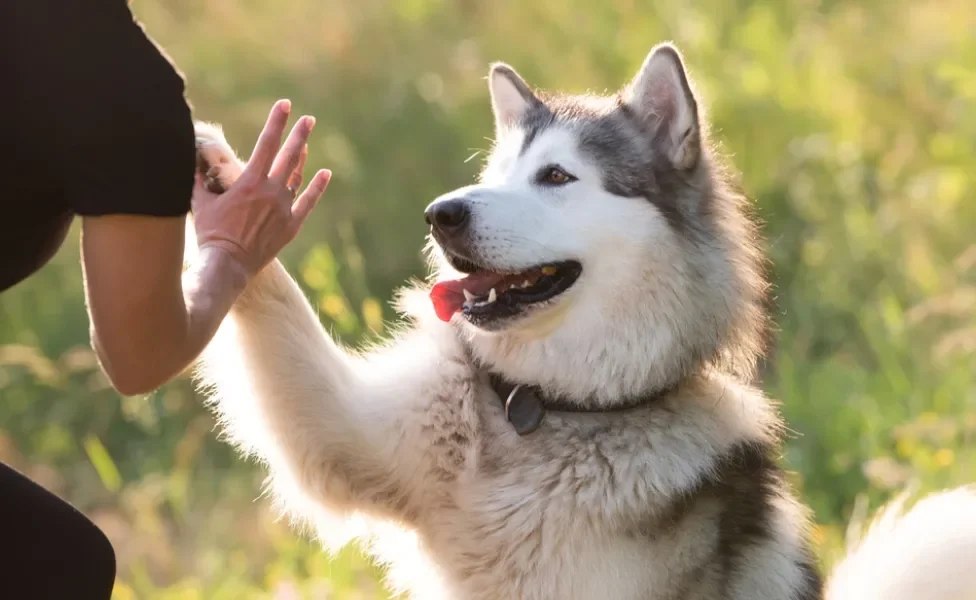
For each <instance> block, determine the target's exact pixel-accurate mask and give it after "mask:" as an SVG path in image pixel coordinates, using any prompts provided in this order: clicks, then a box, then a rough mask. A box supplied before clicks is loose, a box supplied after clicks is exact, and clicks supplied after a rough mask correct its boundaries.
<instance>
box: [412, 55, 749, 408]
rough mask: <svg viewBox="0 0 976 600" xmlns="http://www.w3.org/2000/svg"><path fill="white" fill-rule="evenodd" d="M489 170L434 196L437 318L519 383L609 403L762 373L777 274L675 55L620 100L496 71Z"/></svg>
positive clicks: (645, 70)
mask: <svg viewBox="0 0 976 600" xmlns="http://www.w3.org/2000/svg"><path fill="white" fill-rule="evenodd" d="M489 85H490V90H491V100H492V107H493V109H494V114H495V125H496V141H495V147H494V149H493V151H492V153H491V155H490V157H489V159H488V162H487V165H486V168H485V169H484V172H483V173H482V177H481V180H480V183H478V184H477V185H472V186H468V187H465V188H462V189H459V190H455V191H453V192H451V193H448V194H445V195H443V196H442V197H440V198H438V199H437V200H435V201H434V202H433V203H431V204H430V205H429V206H428V208H427V210H426V218H427V221H428V222H429V223H430V225H431V238H432V240H433V242H434V243H433V244H431V248H432V250H433V252H432V254H433V255H434V258H435V273H436V276H435V278H436V284H435V286H434V288H433V290H432V292H431V298H432V300H433V302H434V306H435V308H436V309H437V311H438V314H439V316H440V317H441V318H442V319H445V320H451V321H452V322H453V323H455V324H456V325H457V326H459V327H461V328H462V330H463V332H464V333H465V334H466V335H467V338H468V340H469V341H470V344H471V347H472V349H473V351H474V352H475V354H476V355H477V356H478V358H479V359H481V360H482V361H484V362H485V363H487V364H489V365H491V366H492V367H493V368H496V369H498V370H501V371H502V372H504V373H506V374H507V375H509V376H511V377H513V378H515V379H517V380H521V381H525V382H532V383H538V384H541V385H543V386H545V387H547V388H550V389H552V390H553V391H558V392H561V393H563V394H566V395H569V396H577V397H583V396H586V397H588V398H591V399H592V398H598V399H603V401H605V402H612V401H613V400H614V399H620V398H621V397H623V396H632V395H634V394H639V393H643V392H646V391H648V390H650V389H655V388H659V387H663V386H666V385H669V384H672V383H675V382H676V381H677V380H679V379H681V378H682V377H685V376H687V375H688V374H689V373H690V372H692V371H694V370H696V369H700V368H701V367H702V366H703V365H705V364H709V363H711V364H715V363H717V362H719V361H720V360H731V362H738V363H740V366H744V367H745V368H746V369H749V368H750V367H751V365H752V364H753V363H754V361H755V357H756V355H757V352H758V350H759V345H758V344H759V341H758V334H759V329H760V327H759V325H760V323H761V321H762V318H761V315H762V312H761V307H760V304H761V299H762V298H761V297H762V293H763V290H764V284H763V280H762V277H761V275H760V272H759V269H758V268H757V266H758V255H757V252H756V251H755V246H754V238H755V236H754V233H753V230H752V228H751V226H750V223H749V221H748V220H747V219H746V218H745V216H744V215H743V214H742V210H741V207H740V204H741V198H740V197H739V196H738V195H737V194H735V193H733V192H732V191H731V190H730V189H729V187H728V186H727V184H726V182H725V179H724V177H723V176H722V174H721V173H720V172H719V169H718V167H717V166H716V158H715V156H714V154H713V152H712V151H711V149H710V148H709V147H708V145H707V143H706V136H705V128H704V127H703V122H702V119H701V115H700V109H699V106H698V102H697V101H696V98H695V94H694V92H693V88H692V85H691V83H690V81H689V78H688V76H687V74H686V72H685V68H684V65H683V62H682V59H681V56H680V54H679V53H678V51H677V50H676V49H675V48H674V47H673V46H670V45H660V46H657V47H655V48H654V49H653V50H652V51H651V53H650V54H649V55H648V57H647V59H646V60H645V62H644V64H643V66H642V67H641V69H640V71H639V72H638V73H637V75H636V76H635V77H634V79H633V80H632V81H631V82H630V83H629V84H627V85H626V86H625V87H624V88H623V90H622V91H620V92H619V93H617V94H615V95H613V96H609V97H595V96H565V95H559V94H544V93H539V94H537V93H535V92H533V91H532V89H531V88H530V87H529V86H528V85H527V84H526V83H525V81H523V79H522V78H521V77H520V76H519V75H518V74H517V73H516V72H515V70H514V69H512V68H511V67H509V66H507V65H503V64H496V65H494V66H493V67H492V69H491V73H490V76H489Z"/></svg>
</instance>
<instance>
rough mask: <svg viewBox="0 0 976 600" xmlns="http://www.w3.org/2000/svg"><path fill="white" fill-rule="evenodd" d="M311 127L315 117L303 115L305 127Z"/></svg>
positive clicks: (309, 128) (313, 125)
mask: <svg viewBox="0 0 976 600" xmlns="http://www.w3.org/2000/svg"><path fill="white" fill-rule="evenodd" d="M313 127H315V117H305V128H306V129H308V131H312V128H313Z"/></svg>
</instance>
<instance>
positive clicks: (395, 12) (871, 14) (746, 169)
mask: <svg viewBox="0 0 976 600" xmlns="http://www.w3.org/2000/svg"><path fill="white" fill-rule="evenodd" d="M132 9H133V11H134V13H135V14H136V15H137V16H138V17H139V18H140V19H141V20H142V21H143V23H144V24H145V27H146V29H147V30H148V31H149V32H150V34H151V35H152V36H153V37H154V38H155V39H156V40H157V41H158V42H159V43H160V45H162V46H163V47H164V48H166V49H167V51H168V52H169V53H170V55H171V56H172V58H173V59H174V61H175V62H176V63H177V64H178V65H179V66H180V68H181V69H182V70H183V72H184V73H185V75H186V77H187V80H188V97H189V99H190V100H191V101H192V103H193V105H194V108H195V112H196V115H197V117H198V118H203V119H209V120H215V121H219V122H222V123H223V124H224V125H225V128H226V130H227V132H228V136H229V139H230V140H231V142H232V144H234V145H235V146H236V147H237V148H238V150H239V151H240V152H241V153H242V154H243V155H244V156H246V155H247V154H248V153H249V151H250V148H251V147H252V144H253V142H254V140H255V138H256V136H257V133H258V131H259V129H260V126H261V124H262V123H263V121H264V118H265V117H266V115H267V111H268V109H269V108H270V106H271V103H272V102H273V101H274V100H275V99H277V98H279V97H288V98H291V99H292V100H293V102H294V105H295V111H296V112H301V113H309V114H314V115H315V116H316V117H317V118H318V126H317V128H316V131H315V132H314V134H313V140H312V142H311V143H310V159H309V167H308V171H309V172H308V174H309V175H310V174H311V172H312V170H313V169H315V168H319V167H329V168H331V169H333V170H334V172H335V177H334V180H333V182H332V185H331V187H330V188H329V191H328V192H327V196H326V198H325V199H324V200H323V202H322V203H321V204H320V206H319V207H318V208H317V209H316V211H315V213H314V214H313V216H312V218H311V221H310V222H309V223H308V224H307V225H306V226H305V228H304V230H303V232H302V234H301V236H300V238H299V239H298V240H297V241H296V242H295V243H294V244H292V245H291V246H290V247H289V248H288V249H287V250H286V252H285V254H284V256H283V259H284V261H285V263H286V265H287V266H288V267H289V269H290V270H291V271H292V273H294V274H296V276H297V277H298V278H299V279H300V281H301V283H302V284H303V285H304V286H305V288H306V290H307V291H308V293H309V295H310V297H311V298H312V299H313V300H314V301H315V302H317V303H318V305H319V307H320V309H321V315H322V320H323V321H324V322H325V323H326V325H328V326H329V327H331V328H333V329H334V330H336V331H337V332H338V333H339V334H340V335H341V336H343V337H344V338H345V339H346V340H348V341H357V340H363V339H366V338H369V337H371V336H374V335H378V334H382V330H383V321H384V319H387V320H388V319H392V318H393V317H394V315H393V313H392V311H391V310H390V308H389V304H388V299H389V298H390V294H391V290H392V289H394V288H395V287H396V286H398V285H399V284H400V283H401V282H403V281H404V280H405V279H406V278H408V277H410V276H417V275H420V274H422V262H421V256H420V252H419V249H420V246H421V244H422V242H423V236H424V233H425V227H424V222H423V219H422V216H421V211H422V208H423V207H424V206H425V205H426V204H427V203H428V202H429V201H430V200H431V199H432V198H433V197H435V196H436V195H438V194H440V193H442V192H444V191H447V190H449V189H451V188H453V187H456V186H460V185H464V184H467V183H469V182H471V181H472V178H473V177H474V176H475V174H476V172H477V170H478V169H479V166H480V164H481V161H482V159H483V157H484V152H483V151H484V149H485V148H487V147H488V146H489V143H490V142H489V141H488V138H489V137H490V136H491V135H492V126H491V117H490V110H489V104H488V95H487V89H486V85H485V81H484V77H485V75H486V74H487V69H488V65H489V63H490V61H493V60H504V61H507V62H510V63H511V64H513V65H514V66H515V67H516V68H517V69H519V70H520V71H521V72H522V74H523V75H524V76H526V77H527V78H528V79H529V80H530V82H532V83H533V84H535V85H538V86H542V87H552V88H560V89H564V90H568V91H577V92H580V91H585V90H593V91H604V90H614V89H616V88H618V87H619V86H620V85H621V84H622V83H624V82H625V81H627V80H628V79H629V78H630V76H631V75H632V74H633V73H634V72H635V71H636V69H637V67H638V66H639V64H640V63H641V61H642V60H643V58H644V57H645V55H646V53H647V51H648V50H649V49H650V47H651V46H652V45H653V44H654V43H656V42H658V41H661V40H665V39H671V40H674V41H675V42H677V43H678V45H679V46H680V48H681V49H682V50H683V51H684V53H685V55H686V59H687V61H688V64H689V66H690V68H691V70H692V74H693V76H694V77H695V79H696V80H697V82H698V87H699V89H700V90H701V92H702V94H703V96H704V98H705V101H706V103H707V105H708V106H709V109H710V110H709V114H710V118H711V120H712V122H713V124H714V132H715V136H716V138H717V140H719V141H721V142H722V144H723V146H724V149H725V150H726V151H727V152H728V153H730V154H732V155H733V157H734V160H735V165H736V167H737V168H738V169H739V171H740V172H741V178H742V182H743V185H744V186H745V188H746V190H747V191H748V193H749V195H750V196H751V197H752V198H754V199H755V202H756V203H757V207H758V212H759V214H760V215H761V217H762V219H763V220H764V222H765V227H766V236H767V238H768V240H769V250H770V253H771V257H772V259H773V275H774V281H775V284H776V288H775V296H776V302H777V308H776V314H775V319H776V324H777V332H776V333H777V343H776V345H775V346H774V348H773V349H772V352H771V355H770V360H769V362H768V364H767V365H766V369H765V372H764V386H765V388H766V389H767V390H768V392H769V393H770V394H771V395H772V396H773V397H775V398H777V399H779V400H781V401H782V406H783V410H784V411H785V414H786V417H787V418H788V420H789V423H790V427H791V432H792V436H791V439H790V442H789V445H788V448H787V451H786V453H785V455H784V457H783V458H784V463H785V464H786V465H787V467H788V468H790V469H791V470H792V471H794V472H795V474H794V480H795V483H796V485H797V486H798V488H799V490H800V491H801V493H802V494H803V497H804V499H805V500H807V501H808V502H809V503H810V504H811V506H812V507H813V509H814V511H815V515H816V520H817V524H818V527H817V528H816V530H815V541H816V542H817V544H818V550H819V551H820V553H821V556H822V558H823V561H824V564H825V565H827V566H829V565H830V564H831V563H832V562H833V561H834V560H836V557H837V555H838V551H839V549H840V548H841V545H842V543H843V535H844V527H845V524H846V523H847V521H848V520H849V519H850V517H851V515H852V513H853V512H856V511H855V507H856V506H860V505H862V504H863V506H864V507H867V508H868V509H873V508H875V507H877V506H878V505H879V504H880V503H882V502H884V501H886V500H887V499H890V497H891V495H892V493H893V492H894V491H896V490H899V489H901V488H902V487H903V486H905V485H909V484H914V483H917V484H919V485H921V489H922V490H923V491H924V490H932V489H937V488H940V487H943V486H950V485H956V484H961V483H966V482H971V481H976V445H974V440H973V435H974V433H976V382H974V378H973V374H974V373H976V316H974V315H976V233H974V232H976V201H974V200H976V11H974V10H973V8H972V4H971V2H970V0H930V1H919V0H862V1H859V2H843V1H839V0H833V1H832V0H756V1H753V2H745V1H742V0H738V1H727V0H699V1H697V2H693V3H688V2H678V1H676V0H667V1H665V0H660V1H654V2H637V1H634V0H600V1H599V2H597V1H596V0H589V1H580V0H562V1H557V0H533V1H526V0H520V1H518V2H516V1H514V0H494V1H493V2H476V1H474V0H461V1H453V2H451V1H448V0H355V1H352V0H276V1H274V2H272V1H270V0H208V1H207V2H197V1H196V0H152V1H151V0H136V1H134V2H133V3H132ZM469 159H470V160H469ZM147 185H151V182H147ZM17 201H30V200H29V199H18V200H17ZM73 235H74V237H72V238H70V239H69V243H68V244H66V246H65V247H64V248H63V249H62V251H61V252H60V254H59V255H58V256H57V258H56V260H55V261H54V262H53V263H52V264H50V265H48V266H47V267H45V268H44V269H43V270H42V271H41V272H40V273H39V274H38V275H36V276H35V277H33V278H32V279H30V280H29V281H28V282H25V283H23V284H21V285H19V286H18V287H16V288H14V289H13V290H11V291H9V292H7V293H4V294H3V295H2V296H0V460H4V461H6V462H8V463H11V464H13V465H15V466H17V467H18V468H20V469H23V470H25V471H26V472H28V473H29V474H31V475H32V476H33V477H34V478H36V479H37V480H38V481H40V482H42V483H43V484H44V485H46V486H48V487H49V488H50V489H52V490H54V491H56V492H57V493H59V494H61V495H62V496H64V497H66V498H68V499H70V500H71V501H72V502H74V503H75V504H76V505H77V506H79V507H80V508H82V509H83V510H84V511H85V512H86V513H87V514H89V515H91V516H92V517H93V518H94V519H95V520H96V521H97V522H98V523H99V524H100V525H101V526H102V527H103V528H104V529H105V530H106V531H107V532H108V534H109V535H110V537H111V538H112V540H113V541H114V543H115V545H116V547H117V550H118V554H119V563H120V571H119V584H118V586H117V592H116V597H117V598H118V599H119V600H128V599H132V598H152V599H157V598H158V599H186V600H190V599H196V598H214V599H226V598H280V599H285V598H341V599H352V598H364V599H365V598H385V597H387V593H386V592H385V591H384V589H383V588H382V586H381V584H379V583H378V581H379V579H378V571H377V570H376V569H374V568H373V567H371V566H370V565H369V563H368V561H367V560H365V559H364V558H363V557H362V556H361V555H360V554H359V553H358V552H357V551H356V549H355V548H350V549H347V550H346V551H344V552H343V553H342V554H341V555H340V556H339V558H338V559H337V560H336V561H331V562H330V560H329V558H328V557H327V556H326V554H325V552H324V551H321V550H319V549H318V548H317V547H316V545H315V544H314V542H311V541H308V540H307V539H304V538H302V537H300V536H299V535H298V534H296V533H295V532H293V531H292V530H290V529H289V528H288V527H287V525H286V524H285V523H281V522H276V520H275V517H274V514H273V513H272V512H271V510H270V509H269V507H268V502H267V501H266V499H264V498H259V497H258V496H259V490H260V483H261V480H262V478H263V475H262V473H261V471H260V470H259V469H257V468H255V467H253V466H252V465H250V464H248V463H245V462H244V461H243V460H240V459H238V458H236V457H235V456H234V455H233V453H232V452H231V451H230V449H229V448H228V447H227V446H226V445H225V444H224V443H222V442H221V441H219V440H218V438H217V436H216V432H215V431H214V423H213V420H212V419H211V417H210V416H209V414H208V413H207V412H206V411H205V410H204V409H203V408H202V407H201V404H200V399H199V398H198V397H197V396H195V395H194V393H193V392H192V389H191V387H190V385H189V384H188V382H187V381H186V380H181V381H177V382H175V383H172V384H170V385H168V386H166V387H165V388H164V389H162V390H160V391H159V392H157V393H155V394H153V395H151V396H149V397H135V398H120V397H119V396H118V395H117V394H115V393H114V392H112V391H111V389H110V388H109V387H108V386H107V384H106V380H105V379H104V377H103V376H102V375H101V374H100V373H99V372H98V370H97V367H96V365H95V362H94V359H93V356H92V354H91V352H90V350H89V348H88V322H87V318H86V315H85V309H84V304H83V292H82V283H81V273H80V269H79V265H78V249H77V237H76V236H77V233H76V232H75V233H74V234H73Z"/></svg>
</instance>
